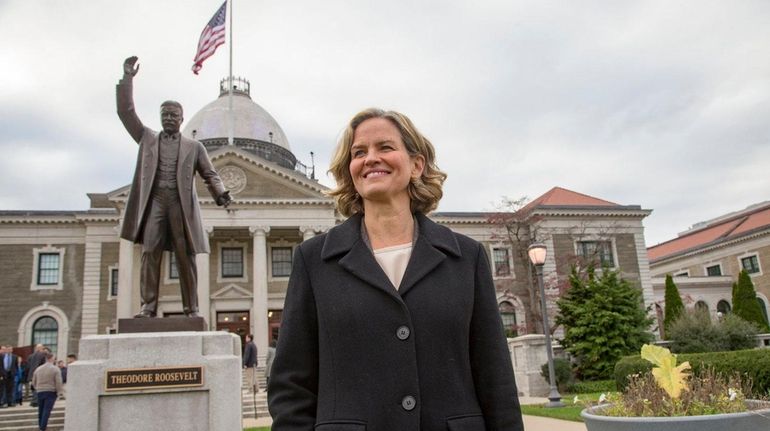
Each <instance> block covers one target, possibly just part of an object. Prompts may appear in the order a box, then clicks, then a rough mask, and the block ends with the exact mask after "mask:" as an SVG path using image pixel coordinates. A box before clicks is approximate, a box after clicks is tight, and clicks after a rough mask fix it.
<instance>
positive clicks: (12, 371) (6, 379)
mask: <svg viewBox="0 0 770 431" xmlns="http://www.w3.org/2000/svg"><path fill="white" fill-rule="evenodd" d="M0 351H1V352H2V354H0V379H2V385H0V390H2V392H3V394H2V400H0V403H2V404H0V406H3V407H4V406H5V405H7V406H8V407H13V406H14V405H15V403H14V398H15V396H14V395H15V393H16V373H17V371H18V366H19V359H18V357H17V356H16V355H14V354H13V346H2V347H0Z"/></svg>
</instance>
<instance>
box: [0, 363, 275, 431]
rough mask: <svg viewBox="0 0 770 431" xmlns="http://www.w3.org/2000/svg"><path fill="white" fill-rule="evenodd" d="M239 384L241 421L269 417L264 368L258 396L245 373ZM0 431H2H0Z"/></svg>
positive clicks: (259, 377)
mask: <svg viewBox="0 0 770 431" xmlns="http://www.w3.org/2000/svg"><path fill="white" fill-rule="evenodd" d="M242 379H243V380H242V384H241V404H242V406H243V407H242V412H241V415H242V417H243V419H257V418H264V417H270V413H269V412H268V411H267V392H266V388H267V380H266V379H265V367H258V368H257V386H258V387H259V393H258V394H252V393H251V392H250V391H249V387H248V382H247V381H246V373H243V377H242ZM0 431H3V430H2V429H0Z"/></svg>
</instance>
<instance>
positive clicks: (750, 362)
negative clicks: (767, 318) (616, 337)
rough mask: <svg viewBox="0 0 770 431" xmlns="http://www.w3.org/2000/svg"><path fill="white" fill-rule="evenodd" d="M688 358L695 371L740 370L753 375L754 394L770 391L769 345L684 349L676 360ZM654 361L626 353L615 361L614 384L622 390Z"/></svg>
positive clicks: (719, 371)
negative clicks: (729, 349)
mask: <svg viewBox="0 0 770 431" xmlns="http://www.w3.org/2000/svg"><path fill="white" fill-rule="evenodd" d="M685 361H687V362H689V363H690V366H691V367H692V372H693V374H694V375H698V374H700V372H701V371H702V370H703V369H705V368H712V369H713V370H714V371H716V372H717V373H720V374H732V373H735V372H739V373H741V374H742V375H744V376H747V377H749V378H750V379H751V381H752V383H753V388H754V392H755V395H770V349H751V350H736V351H733V352H710V353H682V354H679V355H677V363H678V364H681V363H682V362H685ZM651 369H652V364H651V363H649V362H648V361H646V360H644V359H642V358H641V357H640V356H626V357H625V358H623V359H621V360H620V361H618V362H617V363H616V364H615V384H616V385H617V387H618V390H619V391H623V390H624V389H625V387H626V383H627V381H628V376H630V375H632V374H636V373H646V372H648V371H649V370H651Z"/></svg>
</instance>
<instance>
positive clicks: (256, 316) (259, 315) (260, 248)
mask: <svg viewBox="0 0 770 431" xmlns="http://www.w3.org/2000/svg"><path fill="white" fill-rule="evenodd" d="M249 231H250V232H251V235H252V237H253V245H254V247H253V256H254V260H253V265H252V271H251V273H252V278H253V280H254V291H253V295H254V302H253V305H252V307H251V308H252V310H251V327H252V333H253V334H254V343H255V344H256V345H257V352H258V356H259V361H260V362H262V361H263V359H264V358H265V356H266V355H267V346H268V342H267V330H268V325H267V234H268V233H269V232H270V226H252V227H250V228H249Z"/></svg>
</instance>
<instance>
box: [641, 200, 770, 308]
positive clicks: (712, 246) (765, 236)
mask: <svg viewBox="0 0 770 431" xmlns="http://www.w3.org/2000/svg"><path fill="white" fill-rule="evenodd" d="M648 254H649V257H650V271H651V274H652V280H653V286H654V292H655V301H656V303H657V304H658V306H659V307H660V308H661V310H660V313H661V314H662V308H663V306H664V305H665V303H664V301H663V297H664V291H665V282H664V280H665V276H666V274H671V275H672V276H673V277H674V281H675V282H676V284H677V287H678V288H679V293H680V294H681V295H682V297H683V300H684V303H685V306H687V307H690V308H695V307H698V308H701V309H704V310H708V311H709V312H710V313H711V314H712V316H714V317H716V316H717V315H718V313H723V314H724V313H729V312H730V311H731V309H732V284H733V282H735V281H737V280H738V274H739V273H740V271H741V270H743V269H745V270H746V271H747V272H748V273H749V275H750V276H751V281H752V282H753V283H754V288H755V289H756V291H757V301H758V302H759V303H760V305H761V308H762V310H763V311H764V313H765V317H767V316H768V314H770V308H769V307H770V302H769V301H768V298H770V271H768V264H770V202H767V201H766V202H761V203H758V204H755V205H751V206H749V207H748V208H745V209H743V210H740V211H736V212H732V213H729V214H725V215H723V216H720V217H717V218H715V219H712V220H708V221H705V222H700V223H697V224H695V225H693V226H692V228H690V229H688V230H686V231H684V232H682V233H680V234H679V235H678V236H677V237H676V238H674V239H672V240H669V241H666V242H663V243H661V244H657V245H655V246H652V247H650V248H649V249H648Z"/></svg>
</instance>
